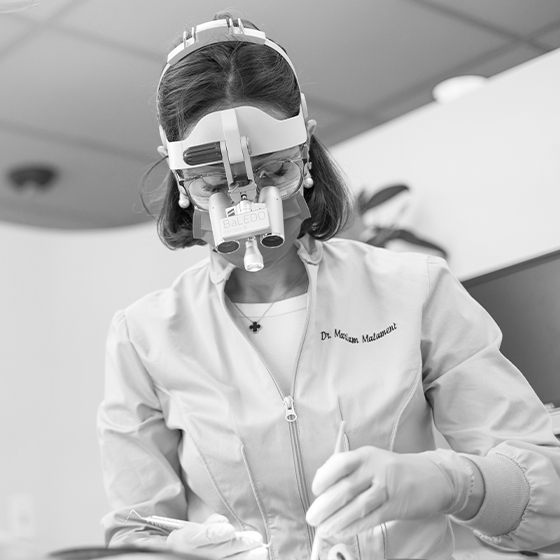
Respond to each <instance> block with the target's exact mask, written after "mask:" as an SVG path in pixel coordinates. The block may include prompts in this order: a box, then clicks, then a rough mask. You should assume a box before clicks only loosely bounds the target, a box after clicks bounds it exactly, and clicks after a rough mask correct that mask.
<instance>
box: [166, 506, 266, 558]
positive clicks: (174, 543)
mask: <svg viewBox="0 0 560 560" xmlns="http://www.w3.org/2000/svg"><path fill="white" fill-rule="evenodd" d="M166 546H167V547H168V548H171V549H172V550H175V551H177V552H183V553H192V554H196V555H197V556H201V557H207V558H212V559H218V558H228V559H231V560H266V559H267V558H268V549H267V548H265V547H264V546H263V539H262V536H261V535H260V533H257V532H256V531H238V532H236V531H235V529H234V527H233V525H231V524H230V523H229V522H228V519H227V518H226V517H224V516H223V515H219V514H213V515H211V516H210V517H209V518H208V519H207V520H206V521H205V522H204V523H188V524H187V525H186V526H185V527H181V529H176V530H175V531H173V532H171V534H170V535H169V536H168V537H167V542H166Z"/></svg>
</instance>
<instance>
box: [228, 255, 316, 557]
mask: <svg viewBox="0 0 560 560" xmlns="http://www.w3.org/2000/svg"><path fill="white" fill-rule="evenodd" d="M304 266H305V264H304ZM305 268H306V269H307V267H305ZM308 274H309V271H308ZM309 297H310V298H311V296H309ZM308 303H309V305H308V308H307V316H306V318H305V325H304V327H303V334H302V337H301V341H300V344H299V349H298V354H297V359H296V368H295V371H294V382H293V385H292V392H293V393H295V387H296V379H297V373H298V369H299V362H300V359H301V354H302V352H303V343H304V340H305V337H306V335H307V328H308V327H309V318H310V316H311V301H309V302H308ZM234 324H235V325H236V327H237V323H236V322H235V321H234ZM237 328H238V330H240V329H239V327H237ZM248 342H249V344H250V345H251V346H252V347H253V350H254V351H255V352H256V353H257V355H258V356H259V358H260V360H261V362H262V363H263V365H264V366H265V368H266V370H267V371H268V375H269V376H270V378H271V379H272V382H273V383H274V386H275V387H276V390H277V391H278V393H279V395H280V397H281V398H282V400H283V401H284V407H285V413H284V417H285V419H286V421H287V422H288V426H289V429H290V438H291V440H292V453H293V456H294V462H295V466H296V482H297V486H298V492H299V497H300V500H301V504H302V506H303V510H304V512H307V510H308V509H309V506H310V505H311V504H310V501H309V496H308V494H307V486H306V483H305V471H304V469H303V458H302V454H301V446H300V442H299V436H298V433H297V426H296V420H297V413H296V410H295V407H294V399H293V397H292V396H291V395H288V396H284V393H283V392H282V389H281V388H280V386H279V385H278V382H277V381H276V379H275V378H274V375H273V373H272V371H270V368H269V367H268V364H267V363H266V361H265V360H264V358H263V356H262V354H261V353H260V352H259V351H258V350H257V348H256V347H255V345H254V344H252V343H251V342H250V340H249V341H248ZM306 527H307V536H308V539H309V549H310V550H311V548H312V546H313V540H314V538H315V528H314V527H311V526H310V525H307V523H306Z"/></svg>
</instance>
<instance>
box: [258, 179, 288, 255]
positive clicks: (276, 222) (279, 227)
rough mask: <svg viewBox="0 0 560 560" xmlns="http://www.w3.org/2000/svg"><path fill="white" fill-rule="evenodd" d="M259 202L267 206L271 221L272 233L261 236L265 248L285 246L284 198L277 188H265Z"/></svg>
mask: <svg viewBox="0 0 560 560" xmlns="http://www.w3.org/2000/svg"><path fill="white" fill-rule="evenodd" d="M259 202H260V203H262V204H266V208H267V210H268V218H269V220H270V232H269V233H265V234H263V235H261V243H262V244H263V245H264V246H265V247H270V248H273V247H280V246H281V245H283V244H284V215H283V212H282V198H281V196H280V192H279V191H278V189H277V188H276V187H273V186H269V187H263V188H262V189H261V191H260V193H259Z"/></svg>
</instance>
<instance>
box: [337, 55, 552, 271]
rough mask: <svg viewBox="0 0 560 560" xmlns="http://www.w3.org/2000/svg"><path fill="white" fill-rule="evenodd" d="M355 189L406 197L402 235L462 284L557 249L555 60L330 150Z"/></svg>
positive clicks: (539, 62)
mask: <svg viewBox="0 0 560 560" xmlns="http://www.w3.org/2000/svg"><path fill="white" fill-rule="evenodd" d="M332 153H333V155H334V156H335V157H336V158H337V159H338V161H339V162H340V163H341V164H342V167H343V169H344V170H345V171H346V173H347V175H348V176H349V178H350V179H351V181H352V183H353V186H354V187H355V188H359V187H362V186H367V188H368V189H370V190H371V191H372V192H373V191H375V190H377V189H379V188H382V187H384V186H388V185H391V184H395V183H405V184H407V185H408V186H409V187H411V189H412V190H413V194H414V199H415V200H414V204H415V206H414V208H413V211H412V213H411V214H410V216H409V219H408V221H407V225H408V226H410V228H411V229H413V231H415V232H417V233H419V234H421V235H422V237H425V238H427V239H431V240H433V241H436V242H437V243H439V244H442V245H443V246H444V247H445V248H446V249H448V250H449V253H450V258H449V264H450V266H451V268H452V269H453V271H454V272H455V274H457V275H458V276H459V277H460V278H463V279H464V278H468V277H472V276H475V275H477V274H480V273H483V272H488V271H490V270H494V269H496V268H499V267H502V266H505V265H508V264H512V263H515V262H518V261H521V260H525V259H526V258H528V257H532V256H536V255H538V254H542V253H545V252H548V251H551V250H555V249H558V248H560V216H559V215H560V50H557V51H554V52H552V53H549V54H548V55H545V56H542V57H540V58H537V59H534V60H532V61H530V62H528V63H526V64H523V65H521V66H518V67H516V68H514V69H512V70H510V71H508V72H504V73H503V74H500V75H498V76H496V77H494V78H493V79H491V80H490V81H489V83H488V85H487V86H486V87H485V88H483V89H482V90H477V91H475V92H473V93H471V94H469V95H468V96H465V97H463V98H461V99H459V100H457V101H455V102H453V103H450V104H448V105H443V106H442V105H438V104H436V103H433V104H430V105H428V106H426V107H424V108H422V109H419V110H417V111H415V112H413V113H409V114H408V115H405V116H404V117H402V118H400V119H397V120H395V121H392V122H389V123H387V124H386V125H383V126H381V127H378V128H375V129H373V130H372V131H369V132H366V133H364V134H362V135H360V136H358V137H355V138H353V139H351V140H348V141H346V142H344V143H342V144H339V145H338V146H336V147H335V148H334V149H333V150H332Z"/></svg>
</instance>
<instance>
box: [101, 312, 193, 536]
mask: <svg viewBox="0 0 560 560" xmlns="http://www.w3.org/2000/svg"><path fill="white" fill-rule="evenodd" d="M97 432H98V439H99V444H100V451H101V465H102V470H103V479H104V484H105V489H106V492H107V496H108V499H109V505H110V508H111V510H112V511H111V512H110V513H109V514H107V515H106V516H105V517H104V518H103V520H102V526H103V529H104V531H105V540H106V542H107V544H108V545H111V546H114V545H125V544H136V545H141V546H162V545H164V544H165V540H166V537H167V534H168V533H167V532H166V531H164V530H160V529H158V528H155V527H151V526H146V525H145V524H143V523H142V522H141V521H140V520H139V519H138V518H137V517H136V516H135V515H131V516H130V519H129V521H128V522H126V519H127V516H128V515H129V513H130V512H131V510H133V509H134V510H136V511H137V512H138V513H139V514H140V515H142V516H143V517H146V516H148V515H163V516H166V517H175V518H179V519H186V513H187V503H186V498H185V489H184V486H183V484H182V482H181V479H180V476H179V473H180V467H179V460H178V445H179V441H180V437H181V435H180V433H179V432H178V431H177V430H170V429H169V428H168V427H167V426H166V424H165V420H164V416H163V412H162V410H161V405H160V401H159V399H158V396H157V391H156V387H155V386H154V383H153V381H152V379H151V377H150V375H149V374H148V372H147V371H146V369H145V368H144V365H143V364H142V362H141V360H140V358H139V357H138V354H137V352H136V350H135V348H134V346H133V344H132V342H131V341H130V338H129V335H128V328H127V324H126V317H125V313H124V312H123V311H120V312H118V313H117V314H116V315H115V317H114V318H113V321H112V323H111V327H110V330H109V335H108V337H107V349H106V365H105V395H104V400H103V402H102V403H101V405H100V407H99V411H98V418H97Z"/></svg>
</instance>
